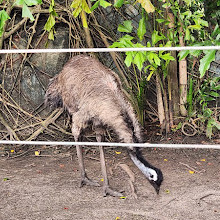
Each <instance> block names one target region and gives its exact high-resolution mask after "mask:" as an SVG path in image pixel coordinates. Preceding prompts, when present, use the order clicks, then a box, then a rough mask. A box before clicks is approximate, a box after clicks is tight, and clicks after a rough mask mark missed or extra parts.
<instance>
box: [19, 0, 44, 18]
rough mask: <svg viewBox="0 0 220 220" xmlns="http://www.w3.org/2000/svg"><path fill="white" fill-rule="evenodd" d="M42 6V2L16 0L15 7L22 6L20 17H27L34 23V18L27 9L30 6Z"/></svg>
mask: <svg viewBox="0 0 220 220" xmlns="http://www.w3.org/2000/svg"><path fill="white" fill-rule="evenodd" d="M38 4H42V0H16V1H15V5H20V6H22V17H28V18H30V20H31V21H34V17H33V15H32V13H31V11H30V9H29V7H30V6H34V5H38Z"/></svg>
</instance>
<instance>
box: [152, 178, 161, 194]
mask: <svg viewBox="0 0 220 220" xmlns="http://www.w3.org/2000/svg"><path fill="white" fill-rule="evenodd" d="M150 183H151V185H152V186H153V187H154V189H155V191H156V193H157V195H159V192H160V186H158V185H157V184H156V183H155V182H154V181H150Z"/></svg>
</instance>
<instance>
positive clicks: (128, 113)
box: [45, 55, 163, 189]
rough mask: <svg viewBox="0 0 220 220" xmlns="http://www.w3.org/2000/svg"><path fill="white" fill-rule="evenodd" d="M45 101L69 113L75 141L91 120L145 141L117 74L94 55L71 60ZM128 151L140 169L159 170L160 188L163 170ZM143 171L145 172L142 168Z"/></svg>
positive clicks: (125, 137) (122, 135)
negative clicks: (93, 56) (144, 167)
mask: <svg viewBox="0 0 220 220" xmlns="http://www.w3.org/2000/svg"><path fill="white" fill-rule="evenodd" d="M45 102H46V104H48V105H50V106H52V107H60V106H63V107H64V108H65V109H66V110H67V111H68V112H69V114H70V115H71V116H72V133H73V135H74V138H75V140H76V141H78V140H79V137H80V134H81V131H82V130H83V129H85V128H86V127H87V126H88V122H92V124H93V125H94V127H95V128H100V127H101V126H102V125H105V126H108V127H110V128H111V129H113V130H114V132H115V133H116V134H117V135H118V137H119V139H120V140H121V141H122V142H125V143H135V142H142V138H141V128H140V126H139V123H138V121H137V119H136V116H135V114H134V112H133V108H132V106H131V104H130V103H129V102H128V100H127V99H126V98H125V96H124V94H123V92H122V87H121V83H120V80H119V78H118V76H117V75H116V74H115V73H114V72H113V71H112V70H110V69H108V68H107V67H105V66H104V65H102V64H101V63H100V62H99V61H98V60H97V59H95V58H91V57H89V56H85V55H79V56H75V57H73V58H72V59H70V60H69V61H68V62H67V63H66V65H65V66H64V68H63V70H62V71H61V72H60V73H59V74H58V75H57V76H55V77H54V78H53V79H52V81H51V82H50V84H49V87H48V90H47V92H46V95H45ZM97 130H99V129H97ZM97 135H99V134H97ZM80 154H81V153H80ZM129 154H130V156H131V159H132V160H133V161H134V163H135V164H136V165H137V166H138V167H139V169H142V167H143V166H149V168H151V169H152V170H154V171H155V172H156V173H158V177H160V179H159V180H158V179H157V180H156V181H155V180H153V182H154V183H155V184H156V185H157V188H159V186H160V185H161V182H162V180H163V177H162V172H161V171H160V170H159V169H157V168H155V167H153V166H152V165H150V164H149V163H148V162H146V160H144V159H143V157H142V156H141V154H140V152H139V150H137V149H134V148H133V147H132V146H131V147H130V148H129ZM142 172H145V171H144V170H143V169H142ZM147 172H149V170H148V171H147ZM150 172H151V171H150ZM84 173H85V172H84ZM83 175H84V174H83ZM148 176H149V175H146V177H147V178H148ZM148 179H149V178H148ZM150 182H152V179H151V180H150ZM154 187H155V186H154ZM155 189H156V188H155Z"/></svg>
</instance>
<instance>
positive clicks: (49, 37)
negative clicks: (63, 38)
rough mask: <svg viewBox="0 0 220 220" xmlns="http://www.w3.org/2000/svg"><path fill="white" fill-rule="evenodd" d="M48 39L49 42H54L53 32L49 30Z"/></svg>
mask: <svg viewBox="0 0 220 220" xmlns="http://www.w3.org/2000/svg"><path fill="white" fill-rule="evenodd" d="M48 39H49V40H54V31H53V29H52V30H50V32H49V35H48Z"/></svg>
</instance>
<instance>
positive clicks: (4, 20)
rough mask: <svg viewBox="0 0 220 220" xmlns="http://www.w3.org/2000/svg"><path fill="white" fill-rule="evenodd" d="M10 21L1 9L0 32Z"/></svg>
mask: <svg viewBox="0 0 220 220" xmlns="http://www.w3.org/2000/svg"><path fill="white" fill-rule="evenodd" d="M8 19H10V17H9V15H8V14H7V12H6V11H5V10H4V9H3V10H1V11H0V31H1V30H2V29H3V27H4V25H5V22H6V21H7V20H8Z"/></svg>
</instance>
